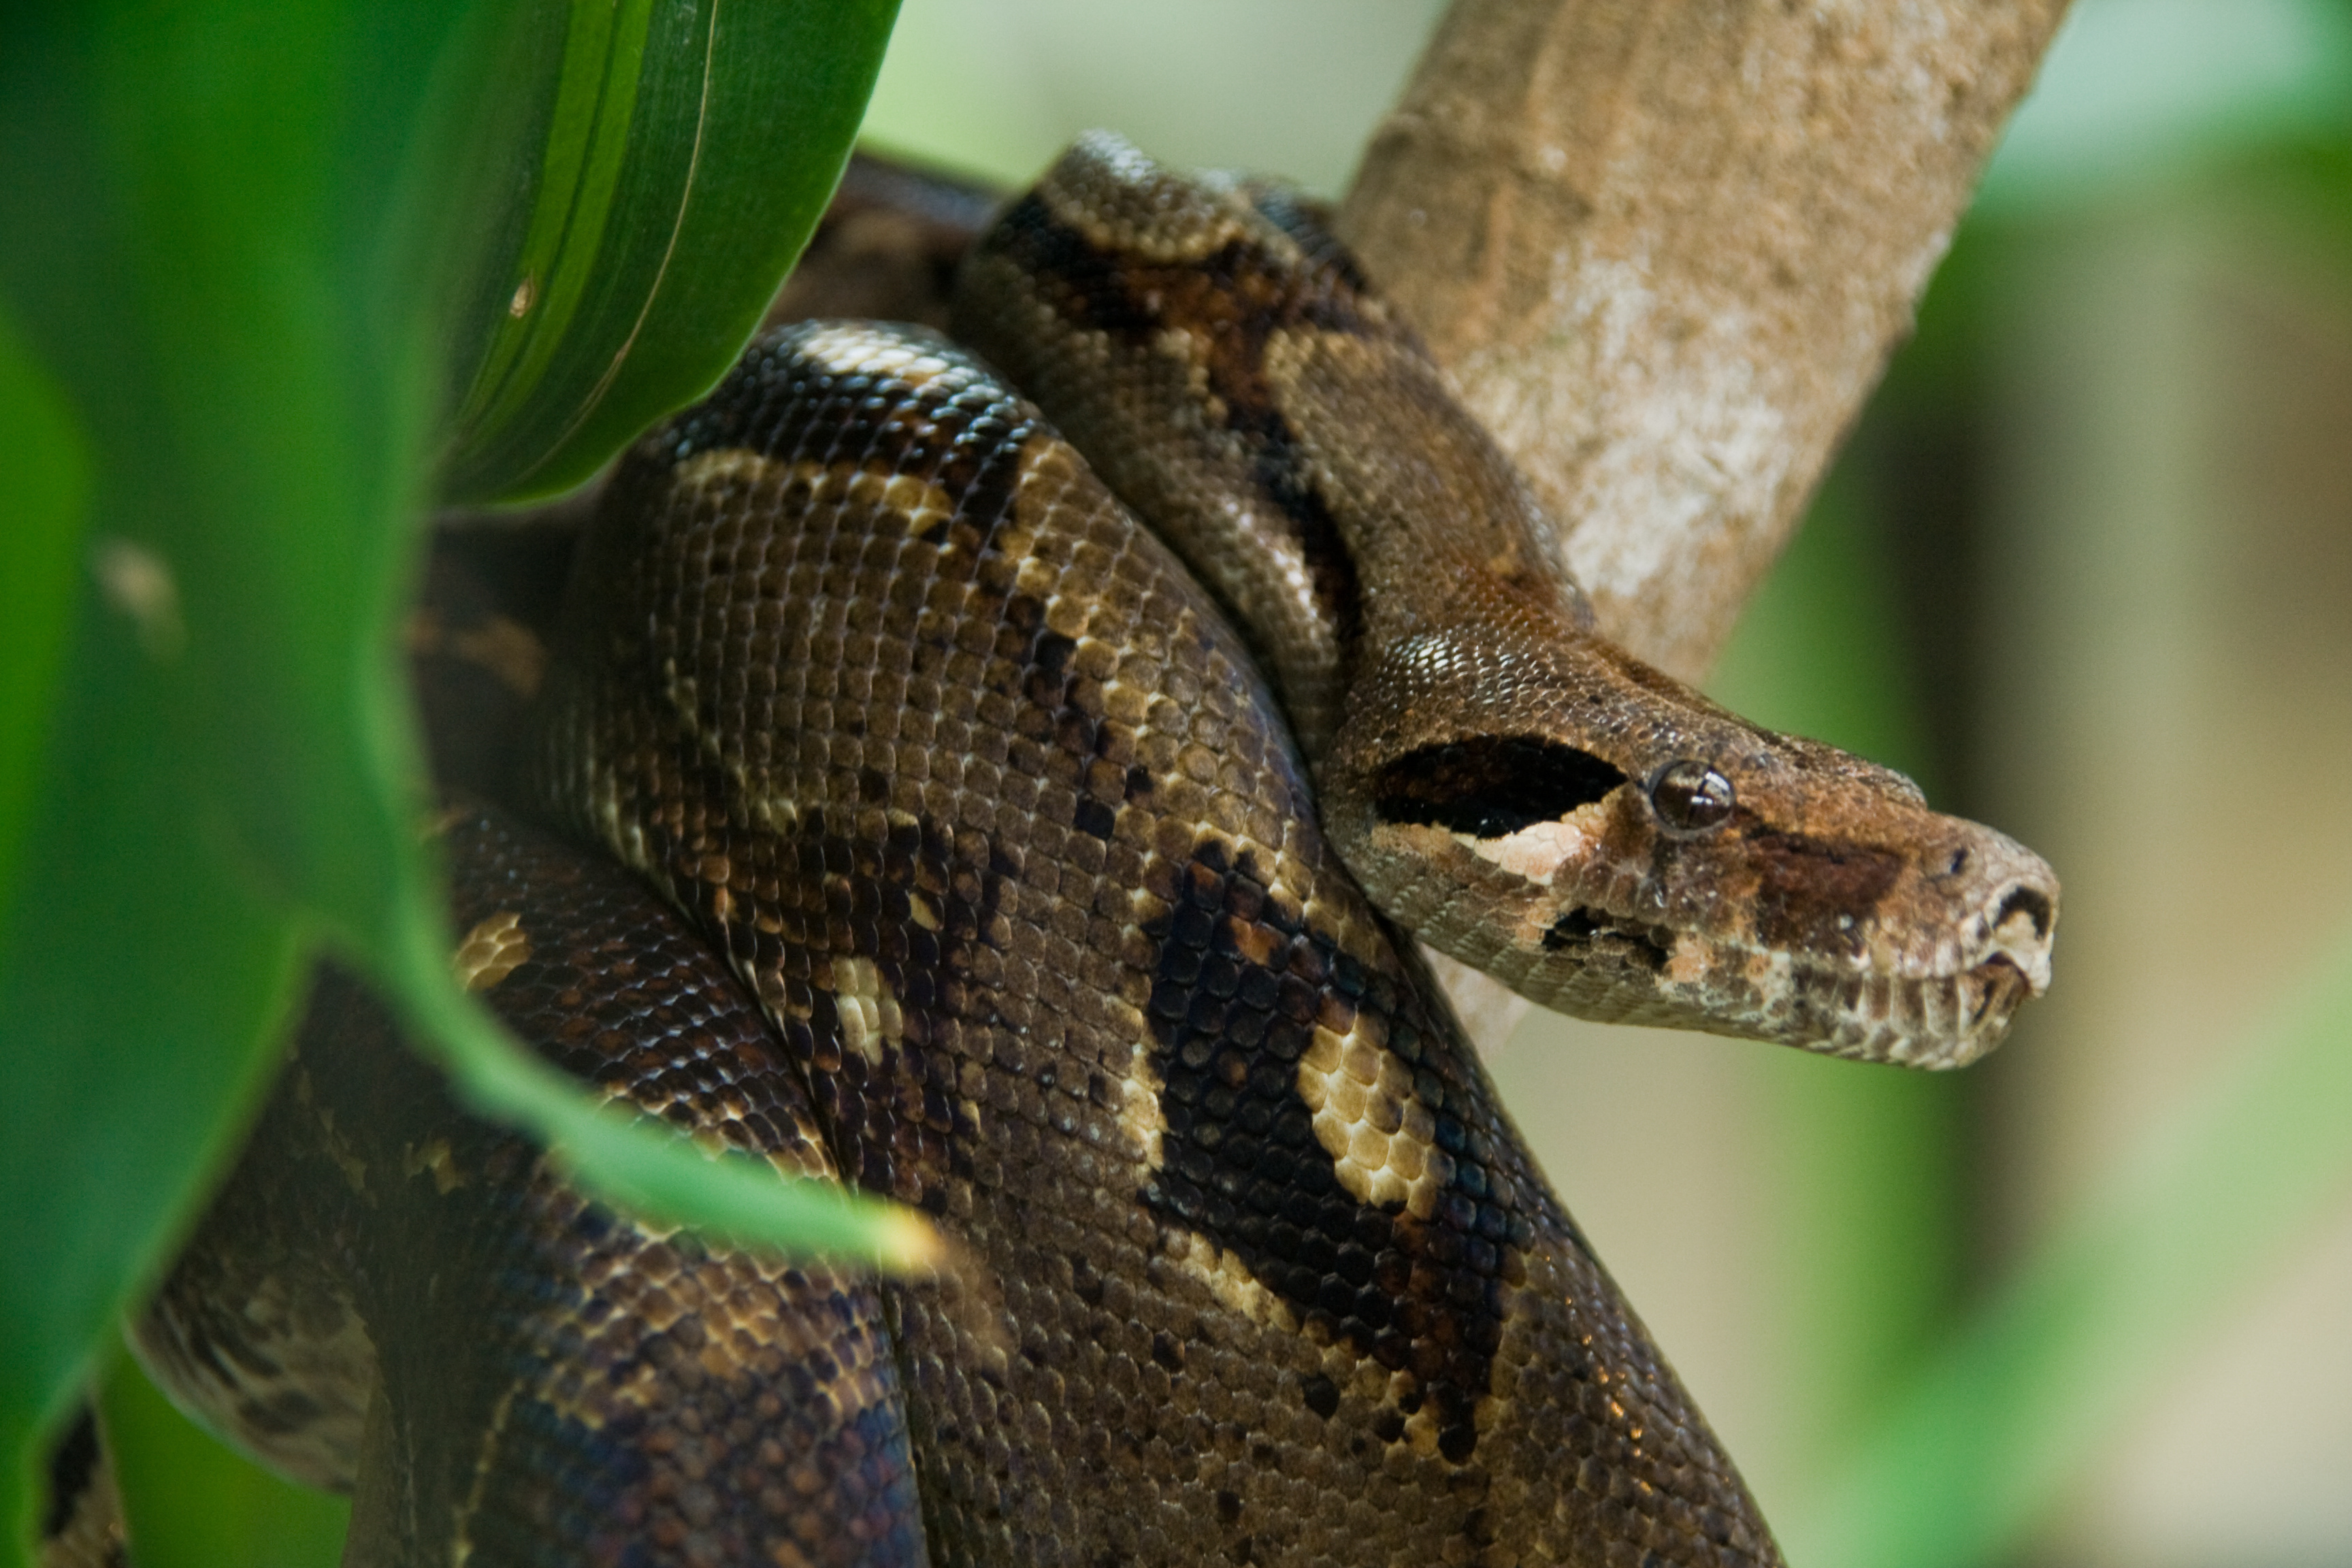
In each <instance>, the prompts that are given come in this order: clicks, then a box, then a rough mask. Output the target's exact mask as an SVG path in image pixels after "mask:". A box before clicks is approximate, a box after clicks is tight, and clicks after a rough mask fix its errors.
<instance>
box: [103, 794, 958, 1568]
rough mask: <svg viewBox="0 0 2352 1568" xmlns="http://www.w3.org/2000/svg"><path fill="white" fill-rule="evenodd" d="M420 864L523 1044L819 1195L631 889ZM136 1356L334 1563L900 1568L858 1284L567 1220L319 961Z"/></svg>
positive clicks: (905, 1550)
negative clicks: (449, 876)
mask: <svg viewBox="0 0 2352 1568" xmlns="http://www.w3.org/2000/svg"><path fill="white" fill-rule="evenodd" d="M444 847H445V850H446V854H447V856H448V858H449V860H450V862H451V869H452V873H453V880H454V883H455V886H456V888H457V910H455V913H456V916H457V922H458V928H459V929H460V930H461V931H464V932H466V939H465V941H464V942H463V943H462V944H461V946H460V948H459V952H458V955H457V963H458V965H459V971H460V973H461V974H462V975H464V976H466V977H467V980H468V983H469V984H472V985H473V986H474V987H475V988H476V989H477V990H478V991H480V992H481V993H482V994H483V995H484V997H485V999H486V1000H487V1001H488V1003H489V1005H491V1007H492V1008H493V1009H495V1010H496V1011H497V1012H498V1013H499V1015H500V1016H502V1017H503V1018H504V1019H505V1020H506V1021H507V1023H508V1024H509V1026H511V1027H513V1028H514V1029H515V1030H516V1032H517V1033H518V1034H519V1035H520V1036H521V1037H523V1039H524V1040H525V1041H527V1042H528V1043H529V1044H530V1045H531V1046H533V1047H536V1048H537V1049H538V1050H539V1051H540V1052H541V1054H543V1055H544V1056H546V1057H547V1058H549V1059H551V1061H553V1062H555V1063H556V1064H557V1065H559V1066H561V1067H562V1068H565V1069H567V1070H569V1071H571V1072H572V1073H575V1074H577V1075H579V1076H580V1077H582V1078H583V1079H587V1080H588V1081H590V1082H591V1083H594V1084H600V1085H602V1086H604V1088H605V1089H606V1091H607V1092H608V1093H610V1094H612V1095H614V1096H616V1097H620V1098H624V1099H626V1100H630V1101H632V1102H634V1103H635V1104H636V1105H638V1106H640V1107H642V1108H643V1109H645V1110H647V1111H651V1112H655V1113H657V1114H661V1115H664V1116H667V1117H668V1118H669V1119H671V1120H672V1121H677V1123H679V1124H680V1125H681V1126H685V1127H689V1128H692V1129H694V1130H695V1131H696V1132H697V1134H698V1136H699V1137H701V1138H703V1139H705V1140H708V1141H711V1142H717V1143H719V1144H722V1145H725V1146H727V1147H729V1148H732V1149H737V1150H742V1151H747V1152H752V1153H754V1154H757V1155H759V1156H762V1157H765V1158H766V1159H768V1160H770V1161H771V1162H772V1163H774V1164H776V1165H777V1166H778V1168H779V1169H781V1170H783V1171H785V1172H788V1173H795V1174H807V1175H814V1176H820V1177H822V1176H829V1175H830V1174H832V1173H833V1170H834V1166H833V1163H832V1161H831V1157H830V1155H829V1154H828V1153H827V1152H826V1148H825V1144H824V1135H823V1132H822V1130H821V1127H820V1125H819V1121H818V1118H817V1117H816V1115H815V1114H814V1110H813V1108H812V1107H811V1106H810V1104H809V1102H808V1100H807V1098H806V1094H805V1091H804V1089H803V1086H802V1080H801V1079H800V1076H799V1074H798V1073H797V1071H796V1070H795V1069H793V1068H792V1067H791V1066H790V1065H789V1062H788V1060H787V1058H786V1057H785V1056H784V1053H783V1052H782V1050H781V1048H780V1047H779V1046H778V1044H777V1043H776V1041H775V1040H774V1038H773V1037H772V1035H771V1034H770V1032H769V1030H768V1028H767V1026H766V1024H765V1022H764V1020H763V1019H762V1018H761V1016H760V1014H759V1011H758V1009H757V1007H756V1005H754V1004H753V1003H752V1001H751V998H750V997H749V996H748V995H746V994H744V993H743V992H742V990H741V988H740V985H738V984H736V983H735V981H734V980H733V978H732V976H731V975H730V974H729V973H728V972H727V970H726V969H725V967H724V965H723V964H721V963H719V961H718V960H717V959H716V957H715V956H714V955H712V954H711V953H710V952H709V949H708V947H707V946H706V945H705V944H704V943H703V942H702V941H701V940H700V939H699V938H698V936H696V935H695V934H694V933H693V932H692V931H690V930H689V929H688V927H687V926H686V925H685V924H684V923H683V921H680V919H679V918H678V917H677V915H676V914H674V913H673V912H672V911H671V910H669V909H668V908H667V906H666V905H664V904H662V903H661V902H660V901H659V900H657V899H656V898H655V897H654V896H653V895H652V894H651V892H650V891H649V890H647V889H645V888H644V887H643V886H642V884H640V883H639V882H638V881H637V880H636V879H635V878H633V877H631V876H630V875H629V874H628V873H627V872H625V871H624V870H623V869H621V868H619V867H616V866H614V865H612V864H610V863H609V862H608V861H605V860H604V859H602V858H594V857H590V856H587V855H584V854H583V853H582V852H581V851H580V850H578V849H576V848H574V847H571V846H569V845H565V844H562V843H561V842H559V841H557V840H554V839H552V838H551V837H548V836H546V835H545V834H543V833H541V832H540V831H538V830H536V829H532V828H528V827H525V826H521V825H520V824H518V823H515V822H514V821H513V820H512V819H511V818H509V817H507V816H503V815H501V814H499V813H497V812H494V811H488V810H482V811H474V812H467V813H465V814H462V815H461V816H458V818H457V820H456V821H455V822H454V824H453V825H452V826H449V827H448V828H447V829H446V833H445V835H444ZM137 1339H138V1342H139V1346H140V1349H141V1352H142V1357H143V1359H145V1360H146V1361H147V1363H149V1365H150V1366H151V1367H152V1368H154V1369H155V1371H156V1372H157V1373H158V1375H159V1376H160V1377H161V1379H162V1380H163V1382H164V1383H165V1384H166V1385H167V1386H169V1387H172V1388H173V1390H174V1391H175V1393H176V1394H178V1395H179V1396H180V1397H181V1398H182V1399H183V1400H184V1401H187V1402H188V1403H190V1404H192V1405H195V1406H196V1407H198V1408H203V1409H206V1410H208V1411H209V1412H210V1413H211V1415H212V1419H213V1420H214V1421H215V1424H216V1425H218V1426H221V1427H222V1428H223V1429H225V1430H226V1431H228V1432H230V1433H232V1434H233V1435H235V1436H238V1437H239V1438H240V1439H241V1440H243V1441H244V1442H245V1443H246V1444H247V1446H248V1447H252V1448H254V1449H255V1450H256V1451H257V1452H258V1453H260V1454H261V1455H262V1456H263V1457H265V1458H268V1459H270V1460H272V1461H273V1462H275V1463H276V1464H277V1465H278V1467H279V1468H282V1469H285V1470H287V1471H288V1472H289V1473H290V1474H294V1475H297V1476H299V1477H300V1478H301V1479H306V1480H309V1481H311V1482H312V1483H314V1484H320V1485H328V1486H333V1487H337V1488H341V1489H350V1488H352V1487H353V1486H354V1484H356V1486H357V1489H358V1496H357V1500H356V1502H355V1506H354V1509H353V1514H352V1542H353V1544H352V1552H351V1555H349V1556H348V1557H347V1559H346V1560H347V1561H352V1562H359V1561H365V1562H370V1563H377V1562H381V1563H401V1564H425V1563H456V1562H459V1561H466V1562H471V1563H477V1564H484V1563H497V1564H546V1565H548V1568H556V1565H558V1564H563V1565H571V1564H579V1563H629V1564H644V1565H646V1568H652V1565H654V1564H677V1565H681V1568H683V1565H687V1564H695V1565H701V1564H708V1563H777V1564H788V1565H789V1564H803V1563H805V1564H812V1565H814V1564H824V1563H842V1564H846V1563H915V1562H919V1561H921V1560H922V1543H921V1539H920V1532H919V1526H918V1524H917V1522H916V1520H915V1515H914V1477H913V1471H912V1468H911V1465H910V1460H909V1455H908V1436H907V1429H906V1422H905V1410H904V1405H903V1400H902V1397H901V1394H900V1393H899V1389H898V1373H897V1368H896V1366H895V1364H894V1363H893V1362H892V1359H891V1354H890V1346H889V1342H888V1337H887V1330H886V1328H885V1325H884V1322H883V1320H882V1312H881V1302H880V1300H879V1298H878V1296H877V1293H876V1291H875V1289H874V1287H873V1286H872V1284H871V1283H870V1282H868V1281H866V1280H864V1279H859V1278H857V1277H856V1276H855V1275H851V1274H845V1273H842V1272H840V1271H838V1270H835V1269H833V1268H827V1267H824V1266H818V1265H801V1266H787V1265H785V1264H783V1263H781V1262H779V1261H776V1260H774V1259H772V1258H762V1257H761V1256H758V1255H755V1254H750V1253H743V1252H737V1251H730V1250H728V1249H724V1248H718V1247H708V1246H705V1245H703V1244H702V1243H700V1242H698V1241H696V1240H695V1239H694V1238H692V1237H688V1236H685V1235H679V1234H674V1233H671V1232H669V1231H667V1230H662V1229H656V1228H649V1227H646V1226H640V1225H637V1224H635V1223H634V1222H631V1221H628V1220H625V1219H623V1218H621V1217H620V1216H618V1215H614V1214H613V1213H612V1212H610V1211H608V1210H606V1209H604V1207H602V1206H601V1205H595V1204H592V1203H589V1202H587V1201H585V1200H584V1199H583V1198H582V1197H581V1196H580V1195H579V1194H577V1193H576V1192H575V1191H574V1190H573V1189H572V1187H571V1186H570V1185H569V1184H567V1183H565V1182H564V1181H563V1180H562V1176H561V1174H560V1173H558V1172H556V1171H554V1170H552V1169H551V1168H550V1166H549V1165H548V1164H547V1163H546V1162H545V1161H544V1159H543V1158H541V1155H540V1153H539V1152H538V1151H537V1150H536V1149H534V1148H532V1147H531V1146H530V1145H529V1144H528V1143H526V1142H524V1141H523V1140H521V1139H520V1138H519V1137H517V1136H515V1135H513V1134H510V1133H507V1132H504V1131H499V1130H497V1129H494V1128H491V1127H488V1126H487V1125H485V1124H484V1123H482V1122H480V1121H477V1120H475V1119H474V1118H472V1117H471V1116H469V1115H467V1114H466V1113H465V1112H464V1111H462V1110H460V1109H459V1108H457V1106H456V1105H455V1104H454V1103H453V1102H452V1101H451V1100H450V1098H449V1096H448V1094H447V1092H446V1089H444V1088H443V1086H442V1084H441V1081H440V1079H439V1076H438V1074H437V1073H436V1072H435V1071H434V1070H433V1069H432V1068H430V1067H429V1066H427V1065H426V1064H425V1061H424V1060H423V1059H422V1058H420V1057H418V1056H417V1055H416V1054H415V1053H414V1052H413V1051H411V1050H409V1049H407V1048H405V1047H404V1046H402V1045H401V1044H400V1043H399V1041H398V1040H397V1038H396V1037H395V1034H394V1024H393V1021H392V1019H391V1018H390V1016H388V1015H387V1014H386V1013H385V1012H384V1010H383V1007H382V1006H381V1005H379V1004H377V1003H376V1002H375V1001H374V1000H373V998H372V997H371V996H370V995H369V994H367V993H366V991H365V990H364V989H363V988H362V986H360V985H359V984H357V983H356V982H355V981H353V980H352V978H350V977H349V976H348V975H345V974H343V973H340V972H338V971H336V970H333V969H331V968H329V969H325V970H322V971H321V973H320V976H319V978H318V979H317V981H316V983H315V984H314V987H313V990H312V994H311V997H310V1005H309V1007H308V1009H307V1012H306V1016H305V1018H304V1022H303V1025H302V1027H301V1029H300V1031H299V1035H298V1037H297V1041H296V1044H295V1048H294V1054H293V1058H292V1059H291V1061H290V1062H289V1068H288V1070H287V1073H286V1075H285V1077H284V1078H283V1079H282V1080H281V1081H280V1084H279V1086H278V1089H277V1091H276V1092H275V1094H274V1095H273V1097H272V1099H271V1100H270V1101H269V1103H268V1107H267V1108H266V1109H265V1110H264V1112H263V1116H262V1121H261V1123H260V1125H259V1127H258V1128H257V1132H256V1135H255V1138H254V1140H253V1142H252V1143H251V1145H250V1147H249V1149H248V1152H247V1155H246V1156H245V1158H244V1160H243V1162H242V1163H240V1164H239V1165H238V1167H237V1168H236V1172H235V1173H234V1174H233V1175H232V1176H231V1178H230V1180H229V1183H228V1184H227V1186H226V1188H225V1190H224V1191H223V1192H222V1194H220V1196H219V1198H218V1199H217V1200H216V1202H215V1205H214V1206H213V1208H212V1210H211V1212H210V1213H209V1215H207V1217H206V1219H205V1224H204V1226H203V1228H202V1229H201V1230H200V1232H199V1234H198V1235H197V1236H196V1237H194V1238H193V1239H192V1241H191V1243H190V1245H189V1247H188V1248H187V1250H186V1252H185V1254H184V1258H183V1260H182V1262H181V1263H180V1265H179V1266H178V1267H177V1268H176V1269H175V1271H174V1273H173V1275H172V1276H171V1278H170V1279H168V1280H167V1281H166V1282H165V1285H164V1287H163V1290H162V1291H161V1292H160V1293H159V1296H158V1298H157V1300H156V1302H155V1304H154V1305H153V1307H152V1309H151V1310H150V1311H149V1312H148V1314H147V1315H146V1317H145V1318H144V1320H143V1321H142V1322H141V1324H140V1325H139V1327H138V1331H137ZM331 1352H341V1359H340V1362H339V1363H338V1362H337V1360H336V1359H335V1357H334V1355H332V1354H331Z"/></svg>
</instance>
